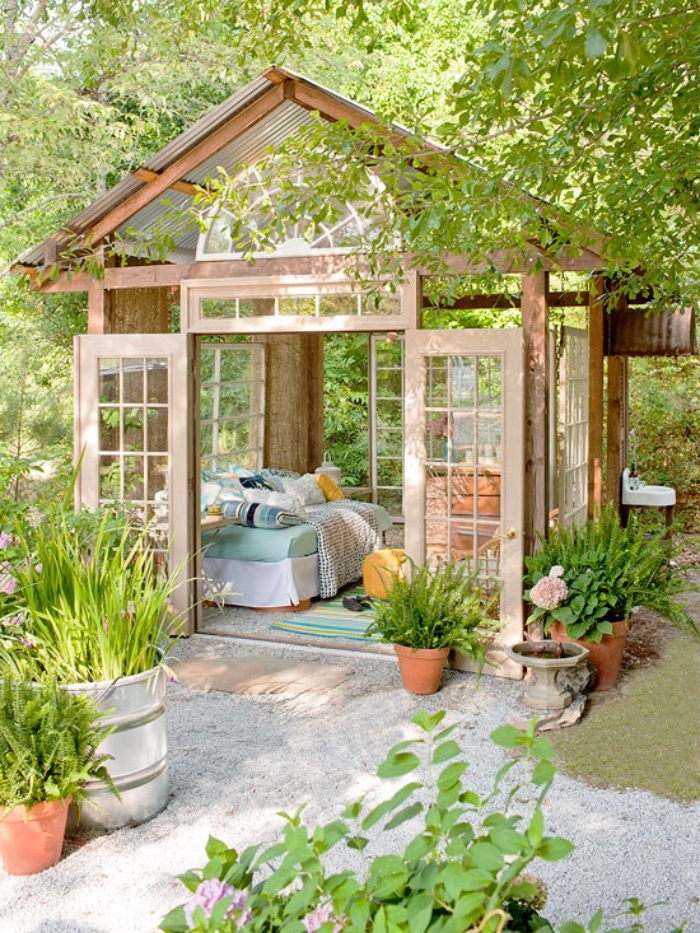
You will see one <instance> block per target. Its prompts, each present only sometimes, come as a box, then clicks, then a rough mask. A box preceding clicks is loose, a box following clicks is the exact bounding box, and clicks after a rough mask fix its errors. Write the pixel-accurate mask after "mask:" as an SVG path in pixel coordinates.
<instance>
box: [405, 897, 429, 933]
mask: <svg viewBox="0 0 700 933" xmlns="http://www.w3.org/2000/svg"><path fill="white" fill-rule="evenodd" d="M433 906H434V902H433V899H432V897H430V895H429V894H425V893H423V892H418V893H417V894H414V895H413V896H412V897H411V899H410V901H409V902H408V929H409V931H410V933H424V931H425V930H427V929H428V926H429V925H430V920H431V918H432V916H433Z"/></svg>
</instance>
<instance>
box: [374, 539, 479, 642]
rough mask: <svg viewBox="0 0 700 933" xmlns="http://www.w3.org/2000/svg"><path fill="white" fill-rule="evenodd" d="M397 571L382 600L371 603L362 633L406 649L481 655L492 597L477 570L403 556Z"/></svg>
mask: <svg viewBox="0 0 700 933" xmlns="http://www.w3.org/2000/svg"><path fill="white" fill-rule="evenodd" d="M402 571H403V572H401V573H399V574H392V578H391V586H390V587H388V588H387V589H388V593H387V597H386V599H385V600H382V601H377V602H376V603H375V611H376V614H375V619H374V621H373V622H372V623H371V624H370V626H369V627H368V629H367V633H368V634H378V635H379V636H380V637H381V640H382V641H383V642H385V643H388V644H399V645H405V646H406V647H408V648H416V649H418V648H454V649H455V650H457V651H460V652H462V653H463V654H465V655H467V656H468V657H471V658H475V659H478V660H481V659H483V656H484V648H485V645H486V644H487V643H488V640H489V630H490V629H493V628H494V627H495V626H496V625H497V623H496V622H495V621H494V620H493V619H491V618H489V612H490V611H491V609H492V607H493V605H494V602H495V597H493V596H488V595H487V594H486V593H485V592H484V590H482V588H481V586H480V585H479V581H478V572H477V571H476V570H470V568H469V566H468V564H466V563H460V564H455V563H438V564H437V566H436V567H434V568H431V566H430V565H429V564H421V565H420V566H417V565H416V564H415V563H414V562H413V561H411V560H410V559H409V558H406V560H405V562H404V564H403V565H402Z"/></svg>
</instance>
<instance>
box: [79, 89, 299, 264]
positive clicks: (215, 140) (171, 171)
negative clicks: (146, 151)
mask: <svg viewBox="0 0 700 933" xmlns="http://www.w3.org/2000/svg"><path fill="white" fill-rule="evenodd" d="M283 100H284V89H283V88H282V87H281V86H279V85H272V86H271V87H270V90H269V91H267V92H266V93H265V94H263V95H261V96H260V97H259V98H257V100H255V101H254V102H253V103H252V104H251V105H250V106H249V107H246V108H245V109H244V110H242V111H241V112H240V113H237V114H236V115H235V116H234V117H232V118H231V119H230V120H228V121H227V122H226V123H224V124H222V125H221V126H220V127H218V128H217V129H215V130H214V131H213V132H212V133H211V134H210V135H209V136H207V138H206V139H203V140H202V141H201V142H199V143H198V144H197V145H195V146H193V147H192V148H191V149H190V150H188V151H187V152H186V153H184V154H183V155H182V156H180V158H178V159H176V160H175V161H174V162H172V163H171V164H170V165H169V166H168V167H167V168H166V169H164V170H163V171H162V172H161V173H160V174H158V175H157V177H156V178H155V179H152V180H150V181H149V182H147V183H146V184H145V185H144V186H143V187H142V188H139V190H138V191H136V192H134V194H132V195H131V196H130V197H128V198H126V199H125V200H124V201H122V203H121V204H119V205H118V206H117V207H115V208H114V209H113V210H111V211H109V213H107V214H105V216H104V217H103V218H102V219H101V220H99V221H98V222H97V223H95V224H94V225H93V226H92V227H90V228H89V229H88V230H85V231H83V232H84V234H85V235H89V236H90V240H91V242H92V244H93V246H94V245H95V244H97V243H99V242H100V241H101V240H102V239H103V238H104V237H105V236H107V235H108V234H110V233H112V232H113V231H114V230H116V229H117V228H118V227H120V226H121V225H122V224H124V223H126V222H127V221H128V220H129V219H130V218H131V217H133V216H134V214H136V213H138V211H140V210H141V209H142V208H143V207H146V206H147V205H148V204H150V203H151V202H152V201H153V200H155V198H157V197H158V196H159V195H161V194H163V192H165V191H167V190H168V188H172V187H174V185H175V184H177V183H178V182H181V181H182V180H183V178H184V177H185V176H186V175H187V174H188V173H189V172H190V171H192V170H193V169H195V168H197V166H199V165H201V164H202V162H205V161H206V160H207V159H208V158H209V157H210V156H213V155H214V154H215V153H217V152H219V151H220V150H221V149H223V147H224V146H225V145H226V144H227V143H228V142H230V141H231V139H233V138H234V137H235V136H238V135H240V134H242V133H244V132H246V130H249V129H250V128H251V127H253V126H255V124H256V123H259V122H260V120H262V119H263V118H264V117H266V116H267V115H268V114H269V113H271V111H272V110H274V109H275V107H277V106H278V105H279V104H281V103H282V101H283ZM67 241H68V237H67V236H66V237H65V238H64V242H67Z"/></svg>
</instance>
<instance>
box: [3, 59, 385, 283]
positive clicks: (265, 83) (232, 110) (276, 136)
mask: <svg viewBox="0 0 700 933" xmlns="http://www.w3.org/2000/svg"><path fill="white" fill-rule="evenodd" d="M286 79H291V80H295V81H301V82H303V83H304V84H307V85H308V86H309V87H313V88H316V89H319V90H323V91H324V93H326V94H328V96H329V97H331V98H333V99H334V100H336V101H338V102H340V103H342V104H343V105H344V106H347V107H351V108H353V109H354V110H356V111H357V112H358V113H359V114H361V115H362V116H363V117H366V118H368V119H373V120H376V117H375V115H374V114H372V113H371V111H369V110H367V109H366V108H365V107H361V106H360V105H359V104H355V103H354V102H353V101H351V100H348V99H347V98H344V97H342V95H339V94H336V93H334V92H332V91H328V90H326V89H325V88H321V86H320V85H318V84H315V83H314V82H311V81H308V80H307V79H304V78H302V77H301V76H299V75H295V74H294V73H293V72H291V71H287V70H283V69H278V68H270V69H268V71H267V72H265V74H263V75H261V76H260V77H258V78H256V79H255V80H254V81H251V82H250V83H249V84H247V85H246V86H245V87H243V88H241V89H240V90H239V91H237V92H236V93H235V94H232V95H231V96H230V97H229V98H227V99H226V100H225V101H223V102H222V103H221V104H219V105H218V106H216V107H213V108H212V109H211V110H209V111H208V112H207V113H206V114H204V116H203V117H202V118H201V119H200V120H198V121H197V122H196V123H195V124H194V125H193V126H191V127H190V128H189V129H187V130H185V131H184V132H183V133H181V134H180V136H178V137H177V138H176V139H174V140H172V142H170V143H168V144H167V145H166V146H164V147H163V149H161V150H160V152H158V153H156V154H155V155H154V156H153V157H152V158H151V159H149V160H148V161H147V162H146V163H145V164H144V166H143V168H145V169H147V170H148V171H152V172H158V173H161V172H163V171H165V170H166V169H167V168H169V167H170V166H171V165H172V164H173V163H174V162H176V161H177V160H178V159H180V158H182V156H184V155H185V154H186V153H187V152H189V151H190V150H191V149H193V148H194V147H195V146H197V145H198V144H199V143H200V142H202V141H203V140H205V139H206V138H207V137H209V136H210V135H211V134H212V133H213V132H215V131H216V130H217V129H219V128H220V127H221V126H223V125H225V124H226V123H228V122H229V121H230V120H232V119H233V118H234V117H236V116H237V115H238V114H239V113H242V112H243V111H244V110H245V109H246V108H247V107H249V106H251V104H254V103H255V102H256V101H257V100H258V99H259V98H260V97H262V96H263V95H264V94H266V93H268V92H269V91H270V90H271V89H272V88H273V87H275V86H276V85H278V84H280V83H281V82H283V81H284V80H286ZM312 120H313V117H312V116H311V114H310V113H309V111H308V110H307V109H306V108H304V107H302V106H300V105H298V104H296V103H294V102H293V101H291V100H285V101H283V102H282V103H281V104H280V105H279V106H278V107H276V108H275V110H274V111H273V112H271V113H270V114H268V115H267V116H266V117H264V118H263V119H262V120H260V121H259V122H258V123H256V124H255V125H254V126H253V127H251V128H250V129H248V130H247V131H246V132H244V133H243V134H242V135H241V136H239V137H237V138H235V139H233V140H231V142H230V143H228V144H226V145H225V146H223V147H222V149H220V150H219V152H217V153H215V154H214V155H213V156H211V157H210V158H208V159H207V160H205V161H204V162H202V164H201V165H199V166H197V167H196V168H195V169H193V170H192V171H190V172H188V173H187V175H186V177H185V178H183V180H184V181H187V182H190V183H191V184H200V185H201V184H204V182H205V181H206V179H207V178H211V177H214V176H216V175H217V174H218V171H217V170H218V168H219V166H221V167H222V168H224V169H225V170H226V171H227V172H228V173H229V174H232V173H234V172H235V171H236V170H237V168H238V167H239V166H240V165H241V164H243V163H252V162H255V161H256V160H257V159H259V158H260V157H261V156H262V155H263V153H264V151H265V149H267V148H268V147H272V148H277V147H279V146H281V145H282V144H283V143H284V142H285V140H286V139H288V138H289V137H290V136H291V135H293V134H294V133H296V132H298V131H299V129H300V128H301V127H302V126H305V125H308V124H309V123H311V122H312ZM145 184H146V183H145V182H143V181H140V180H139V179H137V178H134V177H133V176H132V175H127V176H126V177H125V178H123V179H121V180H120V181H119V182H118V183H117V184H116V185H114V187H113V188H110V190H109V191H107V192H105V194H103V195H102V196H101V197H99V198H98V199H97V200H96V201H94V202H93V203H92V204H90V205H89V206H88V207H86V208H85V210H83V211H81V212H80V213H79V214H77V215H76V216H75V217H73V218H72V219H71V220H70V221H68V223H66V224H65V225H64V228H63V229H64V230H68V231H71V233H73V234H81V233H89V230H90V228H91V227H93V226H94V225H95V224H97V223H98V222H99V221H100V220H102V219H103V218H104V217H106V216H107V215H108V214H109V213H110V212H111V211H112V210H114V209H116V208H117V207H118V206H119V205H120V204H121V203H122V202H124V201H125V200H127V199H128V198H129V197H131V196H132V195H134V194H135V193H136V192H138V191H139V190H141V189H142V188H143V187H144V185H145ZM164 202H169V204H168V203H164ZM191 203H192V198H191V197H189V196H188V195H186V194H182V193H180V192H175V191H172V190H168V192H167V194H165V195H163V196H161V197H158V198H156V199H155V200H154V201H153V202H152V203H151V204H148V205H147V206H146V207H144V208H142V209H141V210H139V211H138V212H137V213H136V214H134V215H133V217H131V218H130V219H129V220H128V221H127V222H125V223H124V224H122V225H121V226H120V227H119V228H118V230H117V233H118V234H119V236H120V237H122V238H123V239H125V238H126V231H127V229H128V228H133V229H136V230H138V231H139V232H140V233H142V234H145V235H148V234H149V233H151V232H152V231H153V230H154V229H155V228H156V227H158V228H159V229H160V230H161V231H162V232H164V233H166V234H168V233H170V234H172V235H173V236H174V239H175V242H176V249H177V253H178V254H179V255H180V256H182V255H183V254H185V255H188V256H193V255H194V250H195V247H196V243H197V237H198V234H199V230H198V228H197V226H196V224H195V223H194V221H192V223H191V224H187V225H186V226H185V229H183V230H179V229H178V227H179V226H180V223H179V222H176V221H175V220H174V219H172V220H171V219H170V218H169V216H168V215H169V214H170V213H171V212H172V205H178V206H179V207H181V208H182V210H183V211H185V210H186V209H187V208H188V207H190V206H191ZM69 237H70V234H65V235H62V236H60V237H56V239H57V241H58V243H59V246H60V244H61V243H65V242H67V241H68V239H69ZM43 261H44V247H43V244H38V245H37V246H34V247H32V248H31V249H29V250H27V251H26V252H25V253H23V254H22V256H20V257H19V259H18V260H17V263H19V264H23V265H41V264H42V263H43Z"/></svg>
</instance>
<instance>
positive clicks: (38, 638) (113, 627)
mask: <svg viewBox="0 0 700 933" xmlns="http://www.w3.org/2000/svg"><path fill="white" fill-rule="evenodd" d="M8 542H12V547H13V548H14V551H13V559H12V561H11V562H10V561H6V562H5V564H6V566H5V576H6V580H5V584H4V585H3V586H2V587H0V589H2V590H4V592H3V595H2V597H1V598H2V600H3V601H4V602H2V603H0V618H2V619H3V622H4V625H3V628H2V632H1V635H0V676H2V677H6V676H11V677H13V678H15V679H22V680H24V681H27V682H40V681H42V680H44V679H46V678H47V677H52V678H55V679H56V681H57V682H58V683H59V684H60V685H61V686H63V687H64V688H65V689H68V690H69V691H71V692H73V693H80V692H84V693H87V694H88V695H90V696H92V697H93V698H95V700H96V701H97V702H98V705H99V706H100V707H101V709H102V710H103V711H104V712H105V715H106V718H105V723H106V724H115V725H116V728H115V730H114V731H113V733H112V734H111V735H110V736H109V738H108V739H107V741H106V742H105V745H104V748H103V751H104V752H105V753H107V754H109V755H111V756H112V757H113V759H114V761H113V766H112V775H113V777H114V780H115V782H116V784H117V787H119V788H120V791H121V792H122V793H121V801H116V800H115V799H114V797H113V795H112V794H111V793H110V790H109V788H108V787H106V786H104V784H102V783H101V782H100V781H95V782H91V783H90V785H89V786H88V789H87V793H88V797H89V798H90V805H88V806H87V807H86V808H85V814H84V817H83V823H84V825H87V826H91V827H97V828H109V829H112V828H117V827H120V826H125V825H132V824H137V823H140V822H143V821H144V820H145V819H149V818H150V817H151V816H154V815H155V814H156V813H158V812H160V810H162V809H163V807H164V806H165V805H166V803H167V799H168V781H167V762H166V754H167V741H166V732H165V690H166V684H167V677H166V674H165V671H164V669H163V664H162V660H163V656H164V655H163V652H164V647H165V644H166V642H167V641H168V633H169V631H171V630H172V628H173V626H174V625H175V624H176V619H175V618H174V616H173V613H172V612H171V610H170V597H171V594H172V592H173V590H174V588H175V586H176V585H177V584H176V579H177V573H172V574H170V575H169V574H168V573H167V572H166V571H165V570H164V568H163V567H162V566H161V562H159V555H157V554H156V553H154V550H153V547H152V542H151V539H150V537H149V535H148V532H147V530H140V531H139V530H135V529H134V528H132V527H131V526H130V524H129V522H128V520H127V519H126V518H125V517H119V516H117V517H115V515H114V514H112V513H110V512H108V511H103V512H102V513H86V512H78V513H74V512H72V511H70V510H69V509H67V508H62V507H56V508H55V509H53V510H51V511H50V512H49V513H48V514H47V515H45V516H43V518H42V520H41V521H40V522H38V523H36V525H33V526H29V525H28V524H25V525H24V526H17V527H16V528H15V530H14V534H13V535H12V536H10V535H7V534H5V536H4V538H3V539H2V540H1V541H0V544H3V543H4V544H5V545H6V548H7V550H8V552H9V547H7V545H8ZM1 553H2V552H0V561H1V560H2V557H1ZM8 565H10V566H9V567H8ZM107 711H109V712H107ZM93 801H94V803H95V806H94V807H93V806H92V802H93Z"/></svg>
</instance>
